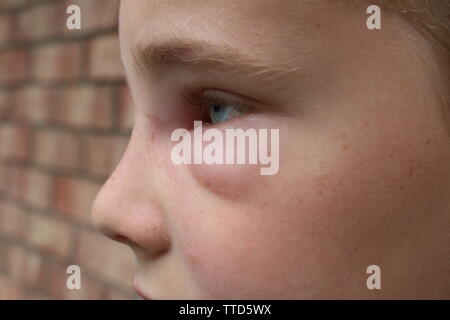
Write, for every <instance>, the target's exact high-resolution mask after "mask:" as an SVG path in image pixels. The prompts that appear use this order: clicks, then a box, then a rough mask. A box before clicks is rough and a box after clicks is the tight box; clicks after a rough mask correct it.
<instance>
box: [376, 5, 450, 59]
mask: <svg viewBox="0 0 450 320" xmlns="http://www.w3.org/2000/svg"><path fill="white" fill-rule="evenodd" d="M382 5H384V6H385V7H387V8H391V9H394V10H395V11H396V12H397V13H398V14H400V16H402V17H404V18H405V19H406V20H407V21H408V22H409V23H411V24H413V25H414V26H415V27H416V28H417V29H418V30H419V32H421V33H422V34H423V35H424V36H425V37H427V38H429V39H430V40H431V41H432V42H433V44H434V45H435V46H439V47H440V49H443V50H444V53H445V54H446V55H447V58H448V55H449V53H450V27H449V24H450V1H448V0H383V1H382ZM441 51H442V50H441Z"/></svg>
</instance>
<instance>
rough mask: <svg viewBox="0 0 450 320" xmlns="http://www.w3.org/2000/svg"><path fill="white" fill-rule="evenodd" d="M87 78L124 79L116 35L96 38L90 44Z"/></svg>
mask: <svg viewBox="0 0 450 320" xmlns="http://www.w3.org/2000/svg"><path fill="white" fill-rule="evenodd" d="M89 76H90V77H91V78H96V79H122V78H123V77H124V73H123V67H122V62H121V59H120V50H119V41H118V36H117V34H111V35H107V36H102V37H98V38H95V39H93V40H92V41H91V42H90V44H89Z"/></svg>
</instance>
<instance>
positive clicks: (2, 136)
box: [0, 124, 31, 160]
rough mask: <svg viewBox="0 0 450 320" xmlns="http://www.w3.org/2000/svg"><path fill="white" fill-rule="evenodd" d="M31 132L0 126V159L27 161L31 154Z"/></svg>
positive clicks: (8, 125)
mask: <svg viewBox="0 0 450 320" xmlns="http://www.w3.org/2000/svg"><path fill="white" fill-rule="evenodd" d="M30 141H31V137H30V130H29V129H28V128H26V127H23V126H19V125H14V124H4V125H1V126H0V143H1V148H0V157H2V158H6V159H20V160H25V159H27V158H28V157H29V154H30Z"/></svg>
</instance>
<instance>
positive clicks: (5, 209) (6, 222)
mask: <svg viewBox="0 0 450 320" xmlns="http://www.w3.org/2000/svg"><path fill="white" fill-rule="evenodd" d="M26 218H27V216H26V213H25V212H24V211H23V210H22V209H20V208H18V207H16V206H14V205H12V204H9V203H0V233H1V234H3V235H5V236H8V237H9V238H12V239H15V238H20V237H23V236H24V235H25V229H26V222H27V220H26Z"/></svg>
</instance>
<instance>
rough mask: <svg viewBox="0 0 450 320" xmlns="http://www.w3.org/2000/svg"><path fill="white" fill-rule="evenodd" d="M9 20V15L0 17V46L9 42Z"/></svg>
mask: <svg viewBox="0 0 450 320" xmlns="http://www.w3.org/2000/svg"><path fill="white" fill-rule="evenodd" d="M10 25H11V18H10V16H9V15H1V16H0V46H1V45H3V44H4V43H6V42H7V41H9V40H10V32H11V30H10Z"/></svg>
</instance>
